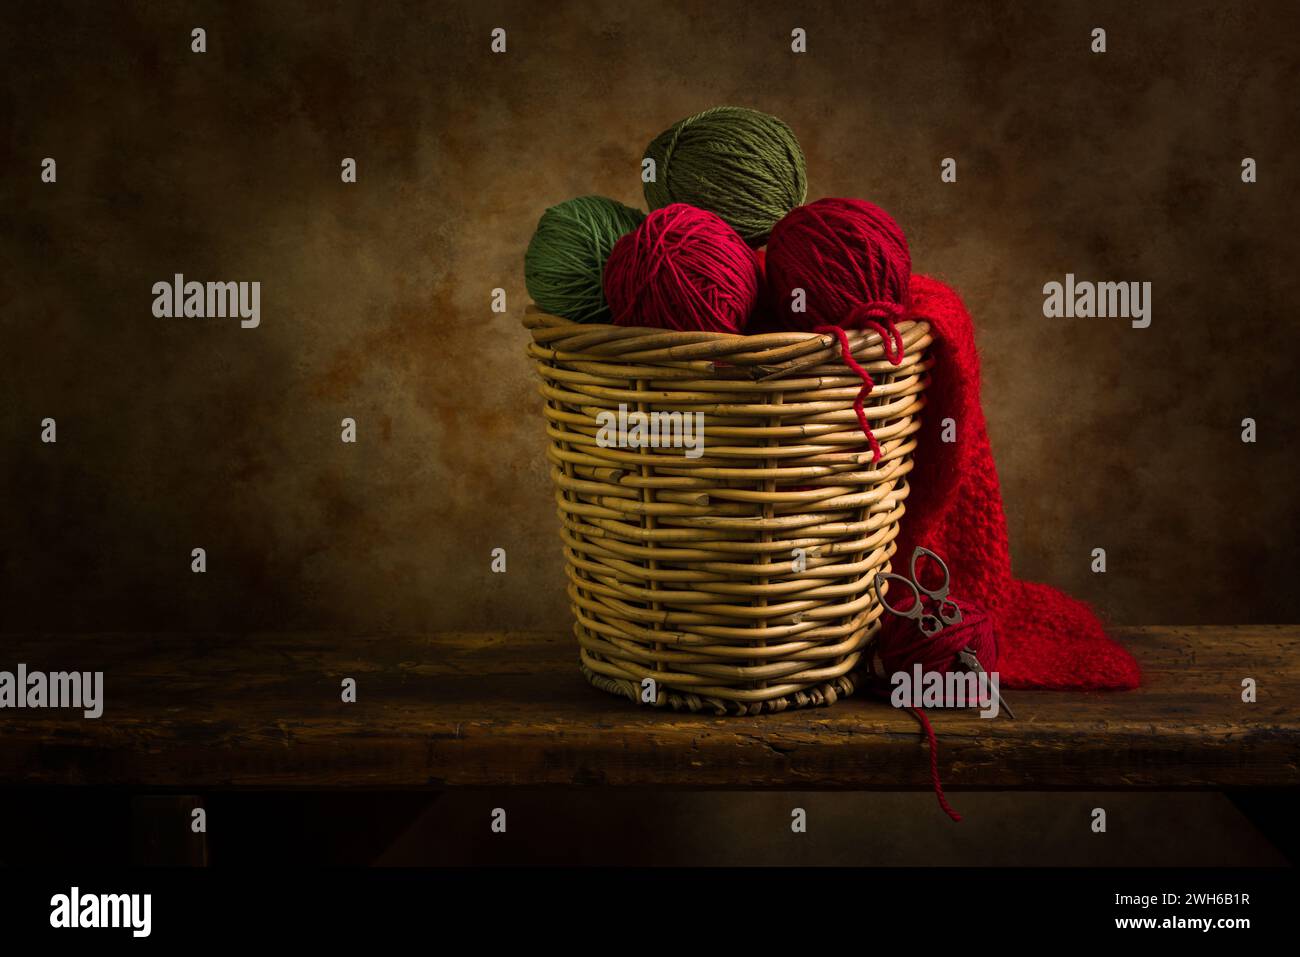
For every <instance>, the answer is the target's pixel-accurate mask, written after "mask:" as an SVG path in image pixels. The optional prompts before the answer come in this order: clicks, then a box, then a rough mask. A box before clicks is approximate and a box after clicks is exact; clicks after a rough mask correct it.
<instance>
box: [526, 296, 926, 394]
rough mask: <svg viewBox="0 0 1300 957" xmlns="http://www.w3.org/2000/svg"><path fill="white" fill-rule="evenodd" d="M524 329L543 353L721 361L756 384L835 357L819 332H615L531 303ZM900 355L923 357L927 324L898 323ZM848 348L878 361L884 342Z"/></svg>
mask: <svg viewBox="0 0 1300 957" xmlns="http://www.w3.org/2000/svg"><path fill="white" fill-rule="evenodd" d="M523 325H524V327H525V328H526V329H528V331H529V332H530V333H531V335H532V338H533V342H534V343H535V344H536V345H537V346H539V347H541V348H544V349H547V350H552V351H554V352H563V353H567V354H570V355H578V354H588V355H592V356H598V357H601V358H603V359H606V360H615V361H627V360H630V359H634V358H635V359H637V360H639V361H645V362H655V361H671V362H681V361H683V360H703V362H704V365H705V366H708V365H711V361H710V360H721V361H723V362H726V363H728V364H730V365H737V366H752V367H757V368H755V369H754V371H753V374H754V376H755V378H758V377H760V376H762V377H771V378H778V377H783V376H785V375H788V374H790V373H792V372H795V371H798V370H800V369H805V368H808V367H810V366H813V365H819V364H821V363H822V362H825V361H827V360H833V357H838V356H839V351H840V347H839V342H838V341H837V339H836V337H835V336H832V335H828V334H827V333H818V332H762V333H757V334H755V335H750V336H747V335H744V334H739V333H733V332H703V331H679V330H676V329H656V328H652V327H649V326H615V325H610V324H608V323H594V322H574V321H572V320H571V319H565V318H563V317H562V316H555V315H552V314H551V313H548V312H544V311H542V310H541V309H540V308H538V307H537V305H536V304H535V303H530V304H529V305H528V306H527V307H526V308H525V309H524V319H523ZM897 328H898V332H899V334H900V336H901V337H902V339H903V345H904V353H905V354H908V355H914V354H918V353H922V352H924V351H925V349H926V348H927V347H928V346H929V345H930V344H931V342H932V341H933V340H932V338H931V336H930V323H928V322H927V321H926V320H924V319H921V318H911V317H909V318H907V319H904V320H903V321H902V322H899V323H897ZM845 331H846V332H847V333H848V339H849V346H850V349H851V350H852V352H853V354H854V355H855V356H857V357H859V358H861V357H863V356H864V355H865V356H883V355H884V351H885V341H884V338H883V337H882V336H881V335H880V333H879V332H877V331H875V330H874V329H849V330H845Z"/></svg>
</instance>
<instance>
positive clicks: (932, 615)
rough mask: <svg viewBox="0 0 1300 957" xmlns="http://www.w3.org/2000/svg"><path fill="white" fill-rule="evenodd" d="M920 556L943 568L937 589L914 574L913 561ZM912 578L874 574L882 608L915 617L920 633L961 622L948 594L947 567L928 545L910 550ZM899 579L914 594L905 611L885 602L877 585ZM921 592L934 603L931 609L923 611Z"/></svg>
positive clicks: (958, 611) (883, 594) (929, 634)
mask: <svg viewBox="0 0 1300 957" xmlns="http://www.w3.org/2000/svg"><path fill="white" fill-rule="evenodd" d="M922 555H928V556H929V557H930V558H931V559H932V560H933V561H934V563H935V564H936V565H938V566H939V567H940V568H941V569H943V584H941V585H940V586H939V587H938V588H926V587H925V585H923V584H921V578H920V576H919V575H917V573H916V563H917V560H918V559H920V558H921V556H922ZM911 570H912V577H911V578H905V577H903V576H902V575H894V574H891V573H888V572H881V573H877V575H876V597H877V598H879V599H880V604H882V605H884V606H885V610H886V611H889V612H892V613H893V614H895V615H898V616H899V617H900V618H915V619H917V624H918V626H919V627H920V629H921V633H922V634H923V635H926V636H927V637H931V636H934V635H937V634H938V633H939V632H941V631H942V630H943V627H944V625H955V624H957V623H958V622H960V621H961V609H960V608H959V607H957V603H956V602H955V601H953V600H952V599H951V598H949V597H948V584H949V582H950V581H951V578H950V576H949V575H948V566H947V565H945V564H944V563H943V559H942V558H940V557H939V556H938V555H936V554H935V553H934V552H932V551H930V549H928V548H922V547H921V546H920V545H918V546H916V549H915V550H914V551H913V552H912V569H911ZM891 580H892V581H900V582H902V583H903V584H904V585H906V586H907V587H908V588H910V589H911V590H912V594H913V595H915V596H916V601H914V602H912V604H911V606H910V607H909V608H907V609H906V610H902V611H900V610H899V609H897V608H895V607H894V606H893V605H891V604H889V602H887V601H885V592H884V589H883V588H882V587H881V586H882V585H883V584H884V583H885V582H886V581H891ZM922 595H924V596H926V597H927V598H929V599H930V600H931V601H933V602H934V603H935V609H934V612H927V611H926V610H925V607H924V603H923V602H922V601H921V596H922Z"/></svg>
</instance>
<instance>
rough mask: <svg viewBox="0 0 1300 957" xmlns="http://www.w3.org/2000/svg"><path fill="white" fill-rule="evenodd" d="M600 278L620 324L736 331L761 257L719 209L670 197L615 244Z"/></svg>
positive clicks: (755, 289) (750, 301)
mask: <svg viewBox="0 0 1300 957" xmlns="http://www.w3.org/2000/svg"><path fill="white" fill-rule="evenodd" d="M603 281H604V287H605V300H606V301H607V302H608V303H609V308H610V311H611V312H612V313H613V314H614V322H615V323H616V324H617V325H620V326H654V327H657V328H661V329H676V330H679V331H704V332H732V333H737V332H740V331H741V330H742V329H743V328H744V327H745V323H746V322H747V321H748V320H749V316H750V314H751V313H752V312H753V311H754V307H755V305H756V304H757V303H758V296H759V264H758V257H757V256H755V255H754V250H752V249H751V248H750V247H749V245H748V244H747V243H746V242H745V241H744V240H743V239H741V238H740V236H739V235H738V234H737V233H736V231H735V230H734V229H732V228H731V227H730V226H728V225H727V224H726V223H725V222H724V221H723V220H722V219H721V218H720V217H718V216H716V215H714V214H713V213H710V212H707V211H705V210H702V209H696V208H695V207H694V206H687V205H686V204H684V203H673V204H671V205H669V206H665V207H663V208H662V209H657V210H655V211H654V212H653V213H651V214H650V215H649V216H647V217H646V219H645V222H643V223H642V224H641V225H640V226H638V227H637V228H636V229H634V230H633V231H632V232H630V233H628V234H627V235H625V236H623V237H622V238H621V239H620V240H619V241H618V242H617V243H615V244H614V248H613V250H611V251H610V254H609V259H608V260H606V262H605V275H604V280H603Z"/></svg>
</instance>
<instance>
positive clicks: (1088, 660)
mask: <svg viewBox="0 0 1300 957" xmlns="http://www.w3.org/2000/svg"><path fill="white" fill-rule="evenodd" d="M911 292H912V309H911V313H912V317H913V318H915V319H921V320H924V321H926V322H928V323H929V324H930V327H931V330H932V334H933V336H934V344H933V345H932V346H931V353H932V355H933V356H934V359H935V365H934V370H933V372H932V373H931V382H930V385H929V386H928V387H927V389H926V393H925V395H926V411H925V415H924V416H923V417H922V428H921V433H920V436H919V444H918V447H917V451H916V455H915V465H914V468H913V471H912V474H911V475H910V476H909V477H908V485H909V486H910V489H911V491H910V493H909V497H908V500H907V515H906V517H905V518H904V519H903V521H902V522H901V523H900V525H899V536H898V542H897V544H898V549H897V551H896V553H895V554H896V555H903V556H907V555H911V554H912V550H913V549H914V548H915V547H916V546H917V545H924V546H925V547H926V548H929V549H931V550H932V551H934V552H936V553H938V554H939V555H941V556H943V558H944V561H945V562H946V563H947V565H948V568H949V571H950V572H951V574H952V588H953V594H954V595H958V596H962V597H965V598H968V599H970V600H971V601H973V602H976V603H978V604H979V605H981V606H982V607H983V608H984V609H985V610H986V611H987V612H988V614H989V616H990V618H991V619H992V621H993V624H994V627H995V629H996V632H997V640H998V646H999V651H1000V656H999V657H1000V663H999V665H998V670H999V672H1000V675H1001V681H1002V684H1003V685H1004V686H1006V687H1009V688H1054V689H1098V690H1101V689H1121V688H1136V687H1137V685H1138V683H1139V681H1140V673H1139V670H1138V666H1137V662H1136V661H1134V659H1133V657H1132V656H1131V655H1130V654H1129V653H1128V652H1127V651H1125V650H1124V649H1123V648H1121V647H1120V646H1119V645H1117V644H1115V643H1114V642H1113V641H1112V640H1111V639H1110V638H1109V637H1107V635H1106V633H1105V631H1104V629H1103V628H1102V625H1101V622H1100V621H1098V619H1097V616H1096V614H1094V612H1093V611H1092V609H1091V608H1089V607H1088V605H1086V604H1084V603H1083V602H1081V601H1079V600H1078V599H1075V598H1071V597H1070V596H1069V595H1065V594H1063V593H1061V592H1060V591H1057V590H1056V589H1055V588H1051V587H1050V586H1048V585H1042V584H1038V583H1036V582H1027V581H1020V580H1018V579H1016V578H1013V577H1012V574H1011V551H1010V548H1009V546H1008V543H1007V520H1006V514H1005V512H1004V511H1003V508H1002V491H1001V488H1000V486H999V484H998V473H997V468H996V466H995V465H994V462H993V452H992V449H991V448H990V446H989V438H988V430H987V427H986V424H985V420H984V411H983V408H982V407H981V405H980V365H979V354H978V353H977V351H976V348H975V333H974V329H973V328H972V325H971V317H970V313H968V312H967V311H966V307H965V306H964V305H962V302H961V299H960V298H958V296H957V294H956V292H954V291H953V290H952V289H950V288H949V287H948V286H946V285H944V284H943V283H941V282H939V281H937V280H935V279H931V278H929V277H926V276H915V275H914V276H913V277H912V282H911ZM947 418H951V419H952V420H953V421H954V422H956V424H957V441H956V442H944V441H942V440H941V438H940V433H941V431H942V429H943V420H944V419H947ZM885 627H887V628H897V627H912V628H914V627H915V624H914V623H913V622H911V621H907V620H906V619H903V620H894V621H891V622H888V623H887V624H886V626H885Z"/></svg>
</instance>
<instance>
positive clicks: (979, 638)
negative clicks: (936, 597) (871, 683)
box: [876, 601, 998, 679]
mask: <svg viewBox="0 0 1300 957" xmlns="http://www.w3.org/2000/svg"><path fill="white" fill-rule="evenodd" d="M963 648H969V649H971V651H973V652H974V653H975V658H976V660H978V661H979V663H980V667H982V668H983V669H984V670H985V671H997V669H998V636H997V632H996V631H995V630H994V628H993V619H992V618H990V617H989V615H988V613H987V612H986V611H985V610H984V609H983V608H980V607H979V606H977V605H973V604H971V603H969V602H966V601H962V602H961V621H959V622H958V623H957V624H955V625H945V626H944V627H943V628H941V629H940V630H939V633H938V634H937V635H931V636H927V635H924V634H922V633H921V630H920V629H919V628H918V627H917V623H916V621H915V620H914V619H907V618H896V619H893V620H891V621H889V622H887V623H886V624H885V625H884V627H882V628H881V630H880V632H879V636H878V637H877V639H876V654H877V655H878V656H879V658H880V664H881V667H882V668H883V669H884V673H885V678H886V679H888V678H890V677H891V676H892V675H894V674H896V673H897V672H900V671H903V672H906V673H908V674H911V672H912V667H913V665H918V664H919V665H920V666H921V670H922V671H923V672H929V671H934V672H939V673H941V674H947V673H948V672H950V671H957V670H960V667H959V664H958V659H957V653H958V652H959V651H961V650H962V649H963Z"/></svg>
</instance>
